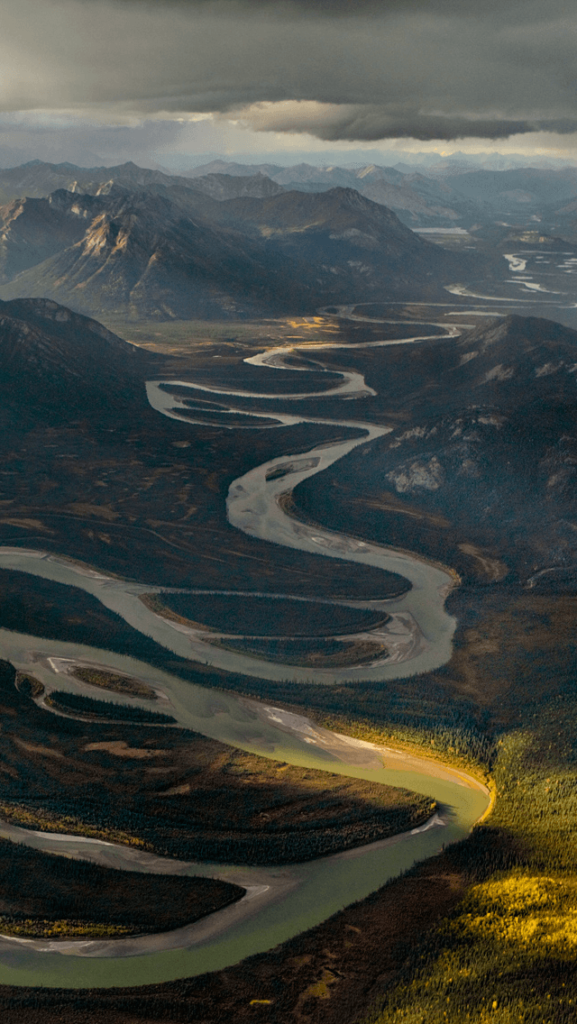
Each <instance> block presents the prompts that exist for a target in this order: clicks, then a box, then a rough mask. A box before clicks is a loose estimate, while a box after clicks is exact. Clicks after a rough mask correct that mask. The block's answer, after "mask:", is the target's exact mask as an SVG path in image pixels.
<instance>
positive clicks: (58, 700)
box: [44, 690, 176, 725]
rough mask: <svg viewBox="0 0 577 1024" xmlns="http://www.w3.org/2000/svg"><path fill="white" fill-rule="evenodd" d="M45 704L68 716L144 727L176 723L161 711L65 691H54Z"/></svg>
mask: <svg viewBox="0 0 577 1024" xmlns="http://www.w3.org/2000/svg"><path fill="white" fill-rule="evenodd" d="M44 703H45V704H47V705H48V707H51V708H54V710H55V711H63V712H64V713H65V714H68V715H82V717H83V718H99V719H101V718H110V719H117V720H119V721H121V722H141V723H142V724H143V725H144V724H145V723H147V722H148V723H150V724H151V725H173V724H174V723H175V721H176V719H174V718H173V717H172V715H163V714H162V713H161V712H160V711H149V710H148V708H138V707H134V706H132V705H130V706H129V705H126V704H115V703H114V702H113V701H109V700H94V699H93V698H92V697H83V696H82V695H81V694H78V693H66V692H65V691H64V690H52V692H51V693H50V694H49V695H48V697H46V699H45V702H44Z"/></svg>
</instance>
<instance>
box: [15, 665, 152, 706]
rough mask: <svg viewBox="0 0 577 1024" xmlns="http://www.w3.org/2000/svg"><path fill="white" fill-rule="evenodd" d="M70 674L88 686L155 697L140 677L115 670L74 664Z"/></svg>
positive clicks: (145, 698)
mask: <svg viewBox="0 0 577 1024" xmlns="http://www.w3.org/2000/svg"><path fill="white" fill-rule="evenodd" d="M72 675H73V676H74V677H75V678H76V679H80V680H81V682H83V683H89V684H90V686H99V687H101V688H102V689H103V690H114V691H115V692H116V693H126V694H128V695H129V696H130V697H140V699H141V700H156V699H157V695H156V693H155V691H154V690H153V689H152V687H151V686H148V684H147V683H143V682H142V680H140V679H133V678H132V677H131V676H122V675H118V673H116V672H107V671H106V670H104V669H101V668H92V667H90V666H88V665H75V667H74V670H73V672H72ZM32 696H34V694H33V695H32Z"/></svg>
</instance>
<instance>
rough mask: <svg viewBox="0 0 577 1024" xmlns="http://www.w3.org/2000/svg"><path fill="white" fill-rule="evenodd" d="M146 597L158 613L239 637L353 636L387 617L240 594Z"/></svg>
mask: <svg viewBox="0 0 577 1024" xmlns="http://www.w3.org/2000/svg"><path fill="white" fill-rule="evenodd" d="M148 599H149V601H150V600H151V599H152V600H153V601H154V603H155V604H156V605H157V606H158V610H159V611H161V612H162V609H163V607H165V608H168V609H170V611H172V612H175V613H176V614H177V615H180V616H182V617H183V618H185V619H189V620H192V621H193V622H201V623H203V624H204V625H206V626H210V627H211V628H213V629H216V630H221V631H222V632H223V633H239V634H241V635H243V636H259V637H264V636H272V637H280V636H282V637H323V636H331V635H334V634H341V633H359V632H361V631H364V630H368V629H375V628H376V627H377V626H380V625H383V624H384V623H385V622H387V620H388V618H389V616H388V615H387V614H386V613H385V612H382V611H371V610H370V609H367V608H352V607H351V608H349V607H345V606H343V605H339V604H330V603H328V602H327V603H323V602H321V601H296V600H290V599H288V598H279V597H271V596H267V597H249V596H247V595H246V594H243V595H235V594H171V593H160V594H154V595H148Z"/></svg>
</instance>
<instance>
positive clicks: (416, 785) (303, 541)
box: [0, 328, 489, 988]
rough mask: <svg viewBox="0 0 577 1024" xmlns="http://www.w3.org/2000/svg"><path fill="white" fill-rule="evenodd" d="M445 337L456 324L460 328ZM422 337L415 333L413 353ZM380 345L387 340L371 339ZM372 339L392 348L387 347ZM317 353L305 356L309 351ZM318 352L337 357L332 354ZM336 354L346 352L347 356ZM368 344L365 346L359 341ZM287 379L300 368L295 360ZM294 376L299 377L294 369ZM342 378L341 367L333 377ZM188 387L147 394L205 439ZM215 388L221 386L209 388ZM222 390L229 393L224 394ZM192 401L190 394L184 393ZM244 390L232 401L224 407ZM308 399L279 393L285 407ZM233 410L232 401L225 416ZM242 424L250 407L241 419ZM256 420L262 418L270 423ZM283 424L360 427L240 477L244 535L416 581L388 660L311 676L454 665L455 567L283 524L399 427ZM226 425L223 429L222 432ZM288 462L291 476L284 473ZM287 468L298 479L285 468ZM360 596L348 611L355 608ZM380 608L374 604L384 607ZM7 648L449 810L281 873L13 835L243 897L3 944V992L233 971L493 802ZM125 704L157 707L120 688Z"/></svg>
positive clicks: (27, 660) (38, 563)
mask: <svg viewBox="0 0 577 1024" xmlns="http://www.w3.org/2000/svg"><path fill="white" fill-rule="evenodd" d="M447 333H448V335H449V336H450V335H451V334H455V333H458V328H454V329H448V332H447ZM423 337H425V336H424V335H418V336H416V337H415V338H411V339H403V343H411V342H413V343H414V342H416V341H420V340H422V339H423ZM371 344H375V343H371ZM376 344H383V345H389V344H395V342H394V341H387V342H382V343H378V342H377V343H376ZM310 347H311V346H310V345H307V349H308V348H310ZM318 347H319V348H321V347H323V348H327V347H331V346H329V345H326V344H323V345H319V346H318ZM339 347H340V346H339ZM355 347H358V346H355ZM252 362H253V363H256V364H257V365H259V364H260V365H263V364H264V365H268V366H274V367H276V368H278V369H279V370H282V369H283V365H284V364H283V351H282V350H273V351H270V350H269V351H268V352H267V353H263V354H261V355H259V356H257V357H253V359H252ZM286 369H289V367H288V366H287V367H286ZM290 369H294V367H292V366H291V367H290ZM333 372H334V371H333ZM175 384H178V385H179V387H180V388H182V387H183V386H186V387H190V388H191V389H200V390H203V391H207V390H209V391H210V390H211V389H210V388H207V387H206V386H202V387H200V386H199V385H196V384H194V383H193V382H191V381H179V382H175V381H166V382H162V381H152V382H149V383H148V385H147V391H148V397H149V400H150V402H151V404H152V406H153V407H154V408H155V409H157V411H158V412H159V414H163V415H167V416H170V417H173V418H177V419H180V420H186V422H188V423H190V424H191V428H192V429H194V426H193V424H194V420H191V418H190V414H189V413H190V410H188V413H187V414H186V415H184V412H183V411H180V410H184V409H185V408H187V407H186V405H185V404H184V403H183V401H182V399H181V398H180V397H179V398H176V397H174V396H173V395H170V393H169V392H168V391H167V389H166V388H167V386H168V387H169V386H170V385H173V386H174V385H175ZM213 390H216V389H213ZM368 391H370V389H368V388H367V386H366V384H365V381H364V379H363V377H362V376H361V375H360V374H357V373H342V374H341V381H340V383H339V384H337V385H336V386H335V387H334V388H332V390H331V391H330V392H323V393H322V394H324V396H325V397H326V396H327V395H330V396H331V397H334V399H335V400H336V401H337V402H338V401H342V400H347V401H350V400H354V399H355V397H360V396H361V395H362V394H363V393H367V392H368ZM218 393H219V394H220V395H223V396H224V395H225V394H227V393H226V392H223V391H220V392H218ZM180 394H182V392H180ZM235 395H236V396H238V395H242V396H243V397H255V398H258V397H261V398H262V397H264V396H263V395H256V396H251V395H247V394H246V393H244V392H234V393H229V394H228V398H229V399H230V398H233V397H234V396H235ZM305 395H306V397H312V396H311V395H310V393H309V394H307V393H305V392H303V393H302V394H301V395H299V396H295V395H291V396H280V395H274V396H268V397H269V398H271V397H274V398H275V399H278V400H279V401H284V400H287V398H290V399H295V398H302V397H305ZM228 411H229V412H234V411H235V410H234V409H233V407H232V406H231V407H230V409H229V410H228ZM242 412H243V413H244V414H245V415H247V414H246V410H244V409H243V410H242ZM248 415H251V416H256V417H258V416H259V415H260V416H261V417H262V416H264V414H258V413H250V414H248ZM273 416H274V417H276V418H278V422H279V423H293V422H294V423H296V422H303V421H305V422H311V423H331V424H334V425H335V426H339V427H341V428H342V427H350V428H354V429H355V430H356V431H357V433H358V436H357V437H355V438H354V439H349V440H346V441H343V440H340V441H338V442H335V443H329V444H326V443H325V444H323V445H321V446H318V447H314V448H312V449H311V451H310V452H307V453H306V455H304V456H303V455H302V453H301V454H299V455H294V456H292V457H291V456H283V457H282V458H279V459H273V460H270V461H269V462H267V463H265V464H264V465H262V466H259V467H256V468H255V469H253V470H251V471H250V472H249V473H247V474H245V475H244V476H243V477H240V478H238V479H237V480H235V481H234V482H233V483H232V484H231V486H230V490H229V495H228V501H227V510H228V518H229V521H230V522H231V524H232V525H233V526H235V527H236V528H238V529H240V530H243V531H245V532H246V533H249V534H251V535H252V536H255V537H258V538H260V539H262V540H263V541H269V542H270V541H272V542H274V543H276V544H282V545H285V546H290V547H292V548H296V549H299V550H303V551H311V552H315V553H321V554H324V555H325V556H328V557H335V558H340V559H345V560H349V561H355V562H361V563H365V564H367V565H372V566H377V567H380V568H382V569H385V570H388V571H392V572H396V573H399V574H400V575H402V576H404V577H405V578H406V579H408V580H409V581H410V583H411V589H410V591H409V592H408V593H406V594H405V595H403V597H401V598H398V599H393V600H390V601H385V602H378V605H379V607H383V608H386V610H387V611H388V612H389V614H390V619H389V622H388V624H387V631H388V636H387V649H388V651H389V653H388V656H387V657H384V658H381V659H380V660H377V661H375V662H374V663H373V664H371V665H368V666H364V667H362V668H361V667H359V668H347V669H330V670H316V669H315V670H314V682H316V683H318V682H324V683H327V684H331V683H334V682H340V681H344V680H351V681H355V680H361V679H363V680H371V679H373V680H385V679H388V678H398V677H399V676H404V675H410V674H414V673H416V672H421V671H424V670H425V669H430V668H433V667H436V666H438V665H441V664H443V663H444V662H446V661H447V660H448V658H449V657H450V653H451V640H452V636H453V632H454V629H455V621H454V620H453V619H452V618H451V616H449V615H448V614H447V612H446V611H445V608H444V601H445V598H446V595H447V593H448V591H449V589H450V587H451V586H452V585H453V582H454V579H453V577H452V576H451V574H450V572H449V571H447V570H444V569H443V568H442V567H440V566H437V565H434V564H432V563H429V562H427V561H425V560H423V559H420V558H417V557H414V556H412V555H411V554H410V553H408V552H402V551H396V550H394V549H388V548H385V547H383V546H381V545H377V544H372V543H369V542H362V541H359V540H355V539H354V538H350V537H348V536H346V535H344V534H337V533H332V532H331V531H328V530H323V529H321V528H317V527H312V526H309V525H305V524H303V523H301V522H298V521H297V520H295V519H293V518H292V517H290V516H289V515H287V514H286V513H285V512H284V511H283V510H282V508H281V506H280V504H279V501H278V498H279V496H280V495H281V494H282V493H284V492H287V491H289V490H290V489H291V488H292V487H294V486H296V484H297V483H299V482H300V481H301V480H304V479H305V478H306V477H307V476H311V475H312V474H314V473H318V472H321V471H322V470H324V469H326V468H327V467H328V466H330V465H331V464H332V463H334V462H335V461H337V459H340V458H343V457H344V456H345V455H346V454H348V452H350V451H352V449H353V448H355V447H356V446H358V445H362V444H368V443H371V441H373V440H374V439H375V438H376V437H379V436H382V435H383V434H384V433H387V428H386V427H377V426H374V425H372V424H369V423H365V422H362V421H361V420H358V419H334V420H326V419H323V420H320V419H316V420H315V419H310V418H309V417H304V416H298V415H293V414H289V413H285V412H279V413H278V416H277V414H276V413H275V414H270V413H267V414H266V418H267V419H268V420H270V419H271V418H272V417H273ZM223 425H224V424H223ZM279 468H280V469H282V470H283V475H282V476H280V477H279V476H278V471H279ZM285 470H286V472H285ZM0 568H7V569H16V570H19V571H23V572H27V573H31V574H33V575H37V576H41V577H44V578H46V579H51V580H54V581H56V582H59V583H64V584H68V585H71V586H76V587H80V588H82V589H83V590H85V591H87V592H88V593H90V594H92V595H94V596H95V597H96V598H98V600H100V601H101V602H102V604H103V605H105V606H106V607H108V608H110V609H112V610H113V611H115V612H118V613H119V614H120V615H122V617H123V618H124V619H125V621H126V622H128V623H129V624H130V625H131V626H134V627H135V628H136V629H139V630H140V631H142V632H144V633H146V634H148V635H149V636H152V637H153V639H154V640H156V641H157V642H158V643H160V644H162V645H163V646H164V647H165V648H167V649H169V650H172V651H174V652H175V653H176V654H178V655H180V656H182V657H185V658H192V659H197V660H200V661H205V662H207V663H210V664H213V665H216V666H219V667H221V668H225V669H229V670H232V671H235V672H241V673H245V674H250V675H255V676H260V677H261V678H268V679H287V678H294V679H296V680H299V681H304V682H306V681H311V675H312V674H313V670H312V669H298V668H295V667H294V666H290V667H288V666H282V665H277V664H272V663H269V662H265V661H263V660H260V659H256V658H251V657H249V656H246V655H239V654H236V653H233V652H230V651H223V650H221V649H219V648H215V647H212V646H211V645H209V644H207V643H206V642H205V641H203V640H202V638H201V635H199V634H198V633H197V632H195V631H194V630H191V629H188V628H187V627H183V626H181V625H179V624H178V623H174V622H171V621H169V620H167V619H164V618H162V617H161V616H159V615H156V614H155V613H154V612H152V611H151V610H150V609H148V608H147V607H146V605H145V604H144V603H143V602H142V601H141V600H140V597H141V596H142V594H144V593H150V592H151V591H152V590H154V588H152V587H150V586H141V585H139V584H137V583H131V582H128V581H123V580H119V579H117V578H115V579H113V578H111V577H107V576H106V575H104V574H102V573H100V572H98V571H95V570H93V569H91V568H88V567H84V566H82V565H79V564H78V563H75V562H72V561H67V560H66V559H65V558H63V557H58V556H55V555H49V554H47V553H45V552H42V551H36V550H25V549H21V548H1V549H0ZM352 603H353V602H351V604H352ZM372 606H374V603H372ZM0 652H1V654H2V657H4V658H6V659H8V660H10V661H11V662H12V663H13V664H14V665H15V666H16V667H17V668H19V669H22V670H26V671H29V672H31V673H33V674H34V675H36V676H37V677H38V678H40V679H42V681H43V682H44V683H45V685H46V686H47V687H48V688H49V689H50V688H55V687H58V689H64V690H69V691H71V692H83V693H89V692H92V693H93V694H94V691H91V690H90V688H89V687H86V685H85V684H82V683H80V681H79V680H76V679H74V678H73V677H71V676H69V675H68V674H67V672H66V664H67V663H69V662H70V661H72V662H75V661H81V662H85V663H89V664H96V665H100V666H104V667H108V668H111V669H117V670H120V671H123V672H127V673H129V674H130V675H132V676H135V677H137V678H139V679H142V680H144V681H145V682H149V683H151V684H152V685H153V686H155V687H156V688H157V689H160V690H161V691H162V694H163V695H164V699H165V702H166V703H170V709H169V710H170V713H171V714H172V715H173V716H174V718H175V719H176V720H177V722H178V724H179V725H182V726H185V727H187V728H190V729H193V730H195V731H196V732H199V733H202V734H203V735H205V736H209V737H212V738H214V739H217V740H221V741H222V742H225V743H229V744H231V745H233V746H235V747H238V748H241V749H243V750H247V751H251V752H254V753H258V754H262V755H264V756H267V757H271V758H274V759H277V760H282V761H285V762H289V763H292V764H298V765H302V766H310V767H315V768H323V769H325V770H330V771H334V772H338V773H341V774H343V775H347V776H351V777H355V778H363V779H369V780H371V781H378V782H382V783H383V784H388V785H393V786H404V787H406V788H408V789H410V790H413V791H415V792H417V793H423V794H426V795H429V796H431V797H432V798H433V799H434V800H436V801H437V802H438V803H439V805H440V812H439V814H437V815H435V816H434V817H433V818H432V819H431V820H430V821H429V822H428V823H427V826H426V827H421V828H420V829H415V830H414V831H413V832H412V833H407V834H405V835H403V836H397V837H394V838H393V839H390V840H384V841H381V842H378V843H373V844H371V845H370V846H364V847H360V848H357V849H355V850H350V851H347V852H345V853H341V854H336V855H333V856H330V857H325V858H320V859H318V860H316V861H313V862H308V863H305V864H297V865H290V866H283V867H279V868H267V869H262V868H247V867H242V866H234V865H226V866H223V865H211V864H207V863H190V864H183V863H181V862H175V861H170V862H169V861H162V859H159V858H156V857H154V856H152V855H147V854H143V853H139V852H138V851H134V850H131V849H129V848H125V847H121V846H117V845H115V844H111V843H104V842H100V841H98V840H87V839H83V838H82V839H81V838H78V837H74V836H55V835H50V834H48V833H33V832H30V831H28V830H24V829H15V828H14V827H13V826H8V825H1V826H0V835H4V836H7V837H11V838H13V839H14V840H16V841H19V842H25V843H26V844H27V845H30V846H35V847H36V848H39V849H43V850H52V851H54V852H59V853H62V854H67V855H69V856H77V857H83V858H86V859H93V860H97V861H99V862H100V863H104V864H109V865H113V866H115V867H119V868H124V869H131V870H138V871H152V872H159V871H167V872H170V873H177V874H190V875H204V876H210V877H218V878H223V879H227V880H230V881H234V882H236V883H238V884H240V885H242V886H244V887H245V888H246V890H247V894H246V896H245V897H244V898H243V899H242V900H241V901H239V902H238V903H237V904H234V905H233V906H231V907H227V908H225V909H223V910H222V911H219V912H218V913H216V914H213V915H211V916H210V917H209V918H206V919H204V920H203V921H200V922H197V923H196V924H194V925H192V926H190V927H189V928H185V929H179V930H178V932H174V933H167V934H165V935H157V936H147V937H143V938H142V939H138V938H136V939H127V940H114V941H106V942H105V941H94V940H87V941H62V940H60V941H48V940H47V941H43V940H37V941H26V940H22V939H15V938H6V937H4V938H0V983H3V984H16V985H42V986H59V987H64V988H81V987H93V986H126V985H140V984H150V983H153V982H161V981H168V980H172V979H175V978H179V977H190V976H193V975H198V974H200V973H204V972H205V971H214V970H218V969H220V968H223V967H226V966H228V965H231V964H233V963H236V962H238V961H239V960H241V959H243V958H245V957H247V956H250V955H252V954H254V953H258V952H263V951H266V950H267V949H270V948H272V947H273V946H275V945H276V944H277V943H279V942H282V941H284V940H286V939H288V938H290V937H292V936H294V935H296V934H298V933H299V932H301V931H303V930H305V929H308V928H310V927H312V926H314V925H315V924H318V923H320V922H322V921H324V920H326V918H327V917H329V916H330V915H331V914H333V913H335V912H336V911H338V910H339V909H341V908H343V907H344V906H346V905H348V904H350V903H352V902H354V901H356V900H359V899H362V898H363V897H365V896H367V895H368V894H369V893H371V892H373V891H374V890H375V889H377V888H378V887H380V886H381V885H383V884H384V883H385V882H386V881H387V880H389V879H390V878H393V877H395V876H397V875H398V874H399V873H400V872H402V871H403V870H405V869H406V868H408V867H410V866H412V864H413V863H415V862H417V861H420V860H422V859H424V858H426V857H429V856H431V855H433V854H435V853H437V852H438V851H439V850H440V849H441V848H442V846H443V845H445V844H448V843H451V842H455V841H457V840H458V839H461V838H463V837H464V836H466V835H467V833H468V832H469V831H470V829H471V827H472V825H473V824H474V822H475V821H476V820H478V819H479V817H481V816H482V814H483V813H484V812H485V810H486V809H487V807H488V804H489V794H488V791H487V790H486V789H485V787H484V786H482V785H481V784H480V783H477V782H476V781H475V780H474V779H471V778H470V777H468V776H465V775H463V774H460V773H458V772H456V771H453V770H451V769H447V768H443V767H442V766H434V765H433V764H432V763H431V762H428V761H425V760H422V759H418V758H412V757H407V756H406V755H402V754H400V753H399V752H395V751H393V750H390V751H387V750H385V751H384V765H385V767H382V764H383V752H382V751H378V750H377V749H376V748H373V747H371V745H370V744H361V743H359V742H358V741H354V740H350V739H347V738H346V737H338V736H335V735H334V734H330V733H328V732H326V730H322V729H319V728H317V727H316V726H314V724H313V723H311V722H309V721H308V720H307V719H306V718H304V717H300V716H296V715H290V714H287V713H285V712H283V711H282V710H280V709H277V708H275V707H274V706H271V705H266V704H263V703H259V702H256V701H251V700H248V699H245V698H240V697H235V696H233V695H229V694H226V693H222V692H220V691H211V690H209V689H207V688H205V687H200V686H195V685H193V684H191V683H188V682H185V681H183V680H181V679H179V678H177V677H175V676H172V675H170V674H169V673H166V672H162V671H160V670H158V669H155V668H153V667H152V666H150V665H148V664H145V663H142V662H138V661H135V660H134V659H131V658H127V657H123V656H121V655H117V654H112V653H111V652H109V651H104V650H99V649H96V648H90V647H86V646H83V645H79V644H69V643H62V642H59V641H50V640H42V639H39V638H36V637H33V636H27V635H24V634H17V633H13V632H9V631H6V630H0ZM114 700H115V701H116V702H118V703H126V704H140V705H141V706H146V704H145V702H142V701H138V700H137V699H134V698H128V697H123V696H122V695H120V694H116V693H115V694H114Z"/></svg>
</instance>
